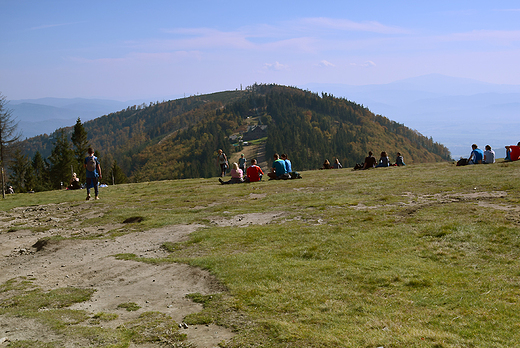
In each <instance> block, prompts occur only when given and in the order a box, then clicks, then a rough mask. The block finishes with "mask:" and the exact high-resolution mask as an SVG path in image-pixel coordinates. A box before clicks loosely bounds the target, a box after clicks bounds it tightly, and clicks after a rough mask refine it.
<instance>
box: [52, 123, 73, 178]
mask: <svg viewBox="0 0 520 348" xmlns="http://www.w3.org/2000/svg"><path fill="white" fill-rule="evenodd" d="M49 162H50V177H51V184H52V187H54V188H61V187H62V185H66V183H68V182H69V180H70V178H71V176H72V170H71V167H73V166H74V164H75V162H76V160H75V158H74V152H73V151H72V149H71V146H70V142H69V140H68V139H67V137H66V136H65V132H64V131H63V130H60V131H59V134H57V138H56V142H55V143H54V148H53V149H52V152H51V155H50V156H49Z"/></svg>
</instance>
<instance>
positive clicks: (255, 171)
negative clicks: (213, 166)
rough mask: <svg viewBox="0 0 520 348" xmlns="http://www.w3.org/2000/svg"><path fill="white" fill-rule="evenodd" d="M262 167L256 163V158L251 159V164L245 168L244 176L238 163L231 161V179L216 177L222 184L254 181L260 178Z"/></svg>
mask: <svg viewBox="0 0 520 348" xmlns="http://www.w3.org/2000/svg"><path fill="white" fill-rule="evenodd" d="M262 175H264V172H262V169H261V168H260V167H259V166H257V165H256V159H252V160H251V166H249V167H248V168H247V176H246V177H245V178H244V171H243V170H242V169H240V168H239V166H238V163H233V169H231V179H230V180H229V181H224V180H222V179H221V178H219V179H218V181H220V183H221V184H222V185H225V184H240V183H243V182H255V181H260V180H262Z"/></svg>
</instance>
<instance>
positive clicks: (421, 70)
mask: <svg viewBox="0 0 520 348" xmlns="http://www.w3.org/2000/svg"><path fill="white" fill-rule="evenodd" d="M0 10H1V12H0V13H1V19H0V93H2V94H3V95H4V96H6V97H7V99H24V98H40V97H63V98H72V97H85V98H91V97H100V98H106V99H117V100H121V101H125V100H130V99H143V98H145V99H146V98H151V99H152V100H153V99H154V98H161V99H162V98H168V97H172V98H173V97H179V96H182V95H184V94H185V95H186V96H188V95H193V94H198V93H210V92H215V91H222V90H229V89H235V88H240V86H241V85H242V86H243V87H246V86H248V85H251V84H253V83H255V82H258V83H278V84H284V85H290V86H301V85H304V84H307V83H318V82H319V83H345V84H354V85H360V84H380V83H388V82H392V81H395V80H399V79H403V78H408V77H414V76H420V75H425V74H430V73H440V74H444V75H449V76H455V77H467V78H473V79H476V80H480V81H485V82H492V83H501V84H520V66H519V65H520V3H519V2H518V1H501V0H497V1H489V0H487V1H478V0H473V1H457V0H449V1H443V0H440V1H391V0H390V1H389V0H386V1H337V0H335V1H328V0H322V1H301V0H300V1H283V0H277V1H271V0H263V1H244V0H242V1H218V0H209V1H198V0H184V1H178V0H169V1H166V0H147V1H143V0H139V1H133V0H127V1H111V0H103V1H97V0H90V1H75V0H64V1H56V0H0Z"/></svg>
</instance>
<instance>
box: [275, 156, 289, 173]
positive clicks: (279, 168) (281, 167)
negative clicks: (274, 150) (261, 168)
mask: <svg viewBox="0 0 520 348" xmlns="http://www.w3.org/2000/svg"><path fill="white" fill-rule="evenodd" d="M273 168H274V171H275V174H276V176H281V175H284V174H285V173H287V171H286V169H285V161H283V160H281V159H277V160H276V161H274V162H273Z"/></svg>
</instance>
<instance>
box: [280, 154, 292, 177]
mask: <svg viewBox="0 0 520 348" xmlns="http://www.w3.org/2000/svg"><path fill="white" fill-rule="evenodd" d="M280 159H281V160H282V161H284V162H285V172H286V173H289V174H291V172H292V163H291V161H290V160H289V159H288V158H287V155H286V154H284V153H282V154H281V155H280Z"/></svg>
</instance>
